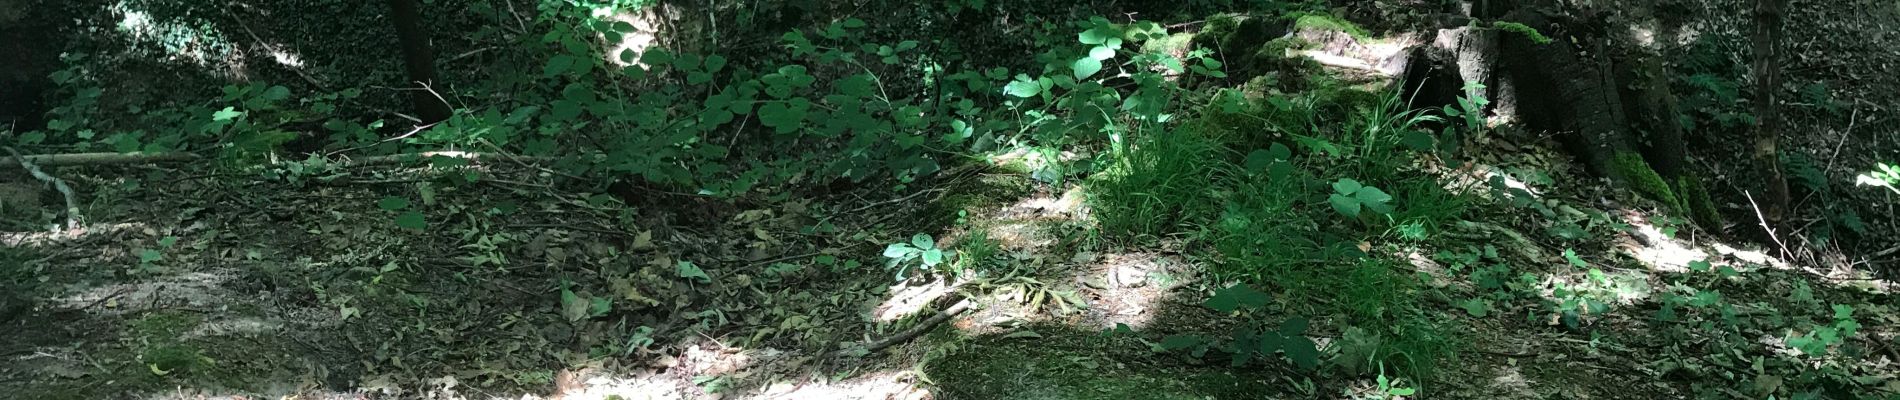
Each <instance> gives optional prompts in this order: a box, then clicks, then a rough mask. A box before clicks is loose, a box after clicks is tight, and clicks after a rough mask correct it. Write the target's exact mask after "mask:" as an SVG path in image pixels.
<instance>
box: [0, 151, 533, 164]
mask: <svg viewBox="0 0 1900 400" xmlns="http://www.w3.org/2000/svg"><path fill="white" fill-rule="evenodd" d="M430 157H450V158H460V159H465V160H469V161H484V160H512V161H516V162H521V163H547V162H553V161H554V160H556V158H555V157H516V156H507V155H502V154H494V153H473V152H465V151H430V152H422V153H408V154H395V155H387V156H373V157H360V158H353V159H344V160H339V161H337V164H339V165H342V166H345V167H366V166H377V165H389V164H401V163H405V162H411V161H422V160H427V159H429V158H430ZM203 159H204V157H200V156H198V155H197V154H192V153H71V154H36V155H30V156H20V155H15V156H12V157H5V158H0V168H8V167H11V166H16V165H19V166H25V165H36V166H42V167H62V166H99V165H136V164H163V163H180V162H194V161H200V160H203Z"/></svg>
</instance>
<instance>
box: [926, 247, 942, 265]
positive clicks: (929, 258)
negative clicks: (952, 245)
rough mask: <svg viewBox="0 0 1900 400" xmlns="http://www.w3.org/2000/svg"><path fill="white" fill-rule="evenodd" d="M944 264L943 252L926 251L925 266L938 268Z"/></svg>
mask: <svg viewBox="0 0 1900 400" xmlns="http://www.w3.org/2000/svg"><path fill="white" fill-rule="evenodd" d="M940 263H943V250H939V249H930V250H924V266H927V267H928V266H936V265H937V264H940Z"/></svg>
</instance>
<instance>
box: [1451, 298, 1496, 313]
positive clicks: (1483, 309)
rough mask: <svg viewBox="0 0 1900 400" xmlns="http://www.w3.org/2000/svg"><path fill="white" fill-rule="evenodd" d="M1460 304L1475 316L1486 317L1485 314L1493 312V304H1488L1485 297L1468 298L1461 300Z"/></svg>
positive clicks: (1466, 311)
mask: <svg viewBox="0 0 1900 400" xmlns="http://www.w3.org/2000/svg"><path fill="white" fill-rule="evenodd" d="M1458 306H1459V307H1461V308H1464V309H1465V313H1466V314H1471V316H1473V317H1478V318H1484V316H1485V315H1488V314H1490V313H1491V306H1490V305H1489V304H1486V303H1485V302H1484V300H1483V299H1467V300H1465V301H1462V302H1459V303H1458Z"/></svg>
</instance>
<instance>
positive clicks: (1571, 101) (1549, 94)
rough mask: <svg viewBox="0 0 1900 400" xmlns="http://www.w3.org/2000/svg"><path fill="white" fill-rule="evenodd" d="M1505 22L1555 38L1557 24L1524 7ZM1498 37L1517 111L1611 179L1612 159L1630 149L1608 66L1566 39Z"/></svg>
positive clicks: (1599, 50)
mask: <svg viewBox="0 0 1900 400" xmlns="http://www.w3.org/2000/svg"><path fill="white" fill-rule="evenodd" d="M1505 19H1506V20H1509V21H1515V22H1519V23H1523V24H1524V25H1527V26H1530V27H1532V28H1534V29H1537V30H1538V31H1540V32H1544V33H1545V34H1546V35H1551V36H1557V35H1556V34H1554V33H1557V32H1558V30H1557V29H1556V28H1557V26H1556V25H1555V24H1553V23H1551V22H1550V21H1549V19H1547V18H1545V17H1544V16H1543V15H1542V14H1540V13H1539V12H1536V11H1530V10H1523V9H1520V10H1517V11H1514V12H1512V13H1511V14H1510V15H1509V16H1507V17H1506V18H1505ZM1500 35H1501V37H1500V38H1499V42H1500V50H1501V51H1502V53H1501V56H1502V57H1501V61H1502V62H1503V63H1504V72H1505V73H1507V74H1509V75H1510V79H1511V81H1512V82H1513V83H1514V86H1515V87H1514V90H1516V91H1517V92H1518V95H1517V96H1516V100H1517V104H1516V107H1517V111H1518V113H1519V114H1520V115H1521V116H1522V117H1523V118H1522V120H1523V121H1524V122H1525V124H1526V125H1529V126H1530V127H1532V128H1535V129H1541V130H1548V131H1555V132H1561V133H1562V134H1561V135H1560V136H1559V138H1560V139H1561V141H1562V142H1563V143H1564V146H1565V147H1567V148H1569V151H1570V153H1572V154H1575V155H1576V156H1577V158H1579V159H1581V160H1583V162H1584V165H1585V166H1587V167H1589V169H1590V171H1591V172H1593V173H1596V174H1598V175H1603V176H1611V175H1612V174H1611V172H1612V170H1611V168H1610V161H1611V159H1612V158H1615V157H1616V156H1617V155H1618V154H1622V153H1625V152H1628V151H1629V150H1630V146H1629V142H1628V140H1627V138H1626V137H1625V135H1624V126H1625V120H1624V115H1623V105H1622V102H1621V101H1620V99H1618V98H1617V93H1616V89H1615V88H1616V80H1615V77H1614V76H1611V75H1612V74H1611V73H1610V68H1608V64H1607V63H1606V62H1604V60H1602V59H1600V58H1594V57H1593V56H1589V55H1586V54H1584V51H1583V49H1580V48H1578V47H1577V46H1576V45H1573V44H1572V42H1571V41H1568V40H1558V41H1554V42H1551V43H1545V44H1538V43H1534V42H1532V41H1531V40H1530V39H1529V38H1526V37H1525V36H1524V35H1521V34H1516V33H1502V34H1500ZM1587 43H1596V41H1595V40H1589V41H1587ZM1602 47H1603V46H1600V45H1598V46H1595V48H1594V49H1592V51H1590V52H1589V53H1590V54H1603V51H1602V50H1603V49H1602Z"/></svg>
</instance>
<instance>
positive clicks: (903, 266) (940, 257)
mask: <svg viewBox="0 0 1900 400" xmlns="http://www.w3.org/2000/svg"><path fill="white" fill-rule="evenodd" d="M884 258H885V259H886V261H885V263H884V268H885V269H889V270H893V271H892V272H893V274H895V275H896V277H897V279H898V280H904V278H906V277H907V276H908V275H907V274H908V273H909V272H910V271H911V270H912V269H913V268H915V269H917V270H921V271H924V272H929V271H931V270H933V269H935V268H936V267H937V265H938V264H942V263H943V262H944V252H943V250H942V249H938V248H937V241H936V240H933V239H931V238H930V235H926V234H922V233H919V234H917V235H915V236H911V238H910V241H909V242H897V243H891V244H890V245H889V246H885V247H884ZM911 261H916V263H912V262H911Z"/></svg>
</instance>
